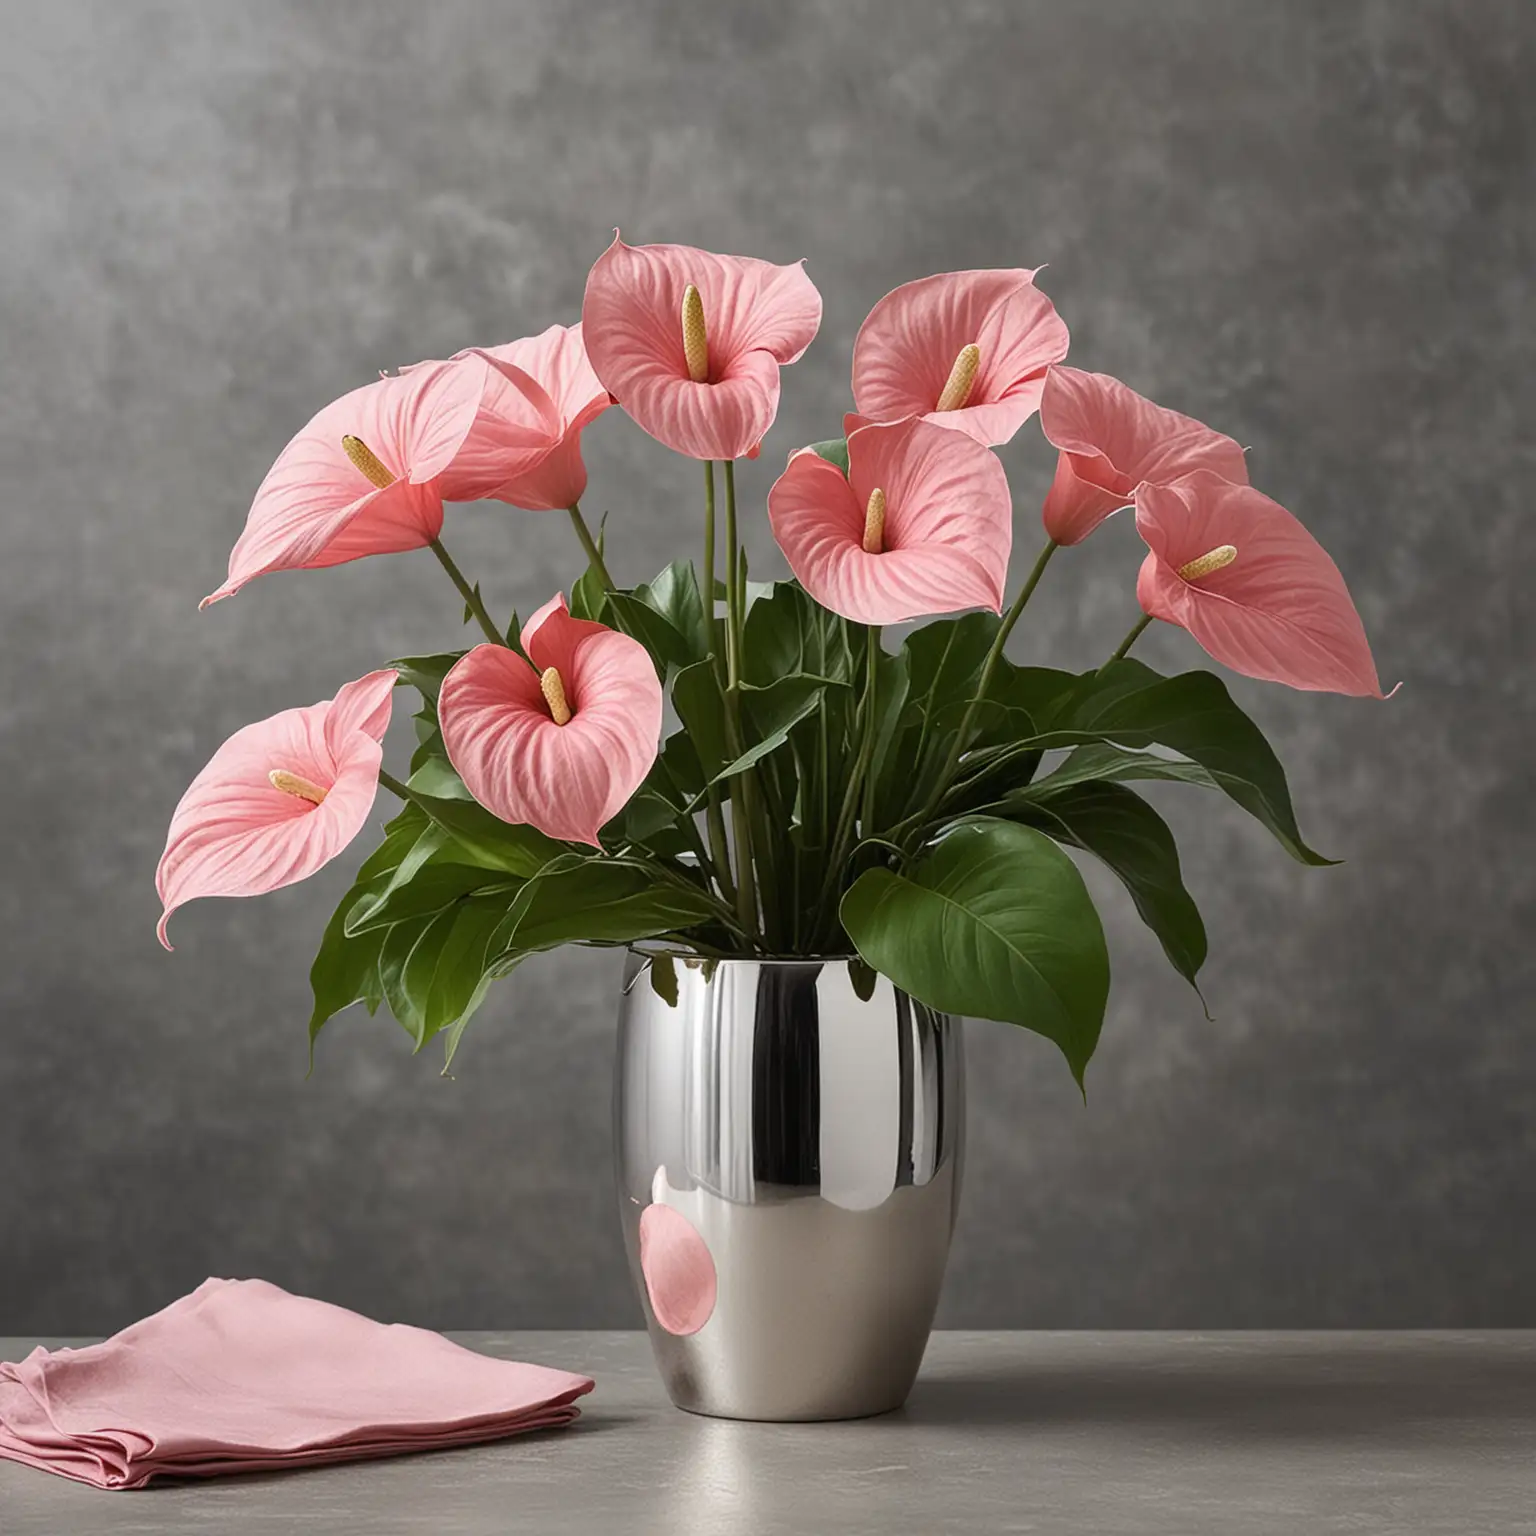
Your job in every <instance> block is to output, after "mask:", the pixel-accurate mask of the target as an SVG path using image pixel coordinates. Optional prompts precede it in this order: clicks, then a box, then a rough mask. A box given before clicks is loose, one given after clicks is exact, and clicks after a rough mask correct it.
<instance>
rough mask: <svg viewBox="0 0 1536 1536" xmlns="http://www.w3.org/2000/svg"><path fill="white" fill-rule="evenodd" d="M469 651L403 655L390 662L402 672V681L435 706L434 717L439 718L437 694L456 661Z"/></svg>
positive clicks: (434, 718) (397, 670) (396, 669)
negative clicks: (433, 654) (431, 654)
mask: <svg viewBox="0 0 1536 1536" xmlns="http://www.w3.org/2000/svg"><path fill="white" fill-rule="evenodd" d="M468 654H469V653H468V652H467V651H444V652H443V653H442V654H440V655H437V656H402V657H400V658H399V659H398V660H396V661H392V662H390V666H392V667H393V668H394V669H395V671H396V672H398V673H399V674H400V681H401V682H403V683H409V684H410V686H411V687H412V688H414V689H416V691H417V692H418V693H419V694H420V695H421V696H422V698H424V699H425V700H426V701H427V703H429V704H430V705H432V706H433V715H432V718H433V720H434V722H435V721H436V719H437V715H436V708H437V696H438V693H439V692H440V691H441V689H442V686H443V679H444V678H445V677H447V676H448V673H449V672H450V671H451V670H452V668H453V665H454V663H455V662H457V661H458V660H460V659H461V658H462V657H464V656H467V655H468Z"/></svg>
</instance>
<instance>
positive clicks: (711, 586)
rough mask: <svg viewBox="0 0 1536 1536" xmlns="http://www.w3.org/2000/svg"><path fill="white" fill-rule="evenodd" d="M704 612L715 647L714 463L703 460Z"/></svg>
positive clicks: (711, 460)
mask: <svg viewBox="0 0 1536 1536" xmlns="http://www.w3.org/2000/svg"><path fill="white" fill-rule="evenodd" d="M700 595H701V596H702V597H703V599H704V612H705V615H706V616H707V617H708V619H709V630H708V633H709V648H710V649H711V650H713V649H714V648H715V465H714V460H713V459H705V460H704V591H703V592H702V594H700Z"/></svg>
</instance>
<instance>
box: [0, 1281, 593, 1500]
mask: <svg viewBox="0 0 1536 1536" xmlns="http://www.w3.org/2000/svg"><path fill="white" fill-rule="evenodd" d="M591 1390H592V1382H591V1381H590V1379H589V1378H587V1377H585V1376H573V1375H571V1374H570V1373H569V1372H568V1371H555V1370H549V1369H547V1368H546V1367H544V1366H542V1365H520V1364H515V1363H513V1362H511V1361H506V1360H493V1359H491V1358H490V1357H489V1356H487V1355H478V1354H475V1353H474V1351H472V1350H468V1349H461V1348H460V1347H459V1346H458V1345H457V1344H453V1343H450V1342H449V1341H448V1340H447V1339H445V1338H443V1337H442V1335H441V1334H436V1333H428V1332H426V1331H425V1330H424V1329H421V1328H408V1327H405V1326H403V1325H401V1324H398V1323H397V1324H393V1325H391V1326H385V1325H384V1324H382V1323H375V1322H370V1321H369V1320H368V1319H367V1318H365V1317H359V1316H358V1315H357V1313H355V1312H348V1311H345V1310H344V1309H343V1308H341V1307H333V1306H330V1305H329V1304H328V1303H326V1302H323V1301H311V1300H310V1299H308V1298H307V1297H303V1296H290V1295H289V1294H288V1293H287V1292H286V1291H283V1290H279V1289H278V1287H277V1286H275V1285H268V1284H267V1283H266V1281H264V1280H206V1281H204V1282H203V1284H202V1285H200V1286H198V1288H197V1289H196V1290H195V1291H193V1292H192V1294H191V1295H190V1296H183V1297H182V1298H181V1300H180V1301H173V1302H172V1303H171V1305H170V1306H168V1307H167V1308H165V1310H164V1311H163V1312H156V1313H155V1314H154V1316H153V1317H146V1318H145V1319H144V1320H143V1321H142V1322H138V1323H134V1324H133V1326H132V1327H130V1328H125V1329H124V1330H123V1331H122V1332H121V1333H119V1334H117V1335H115V1336H114V1337H113V1338H110V1339H108V1340H107V1341H106V1342H105V1343H104V1344H92V1345H91V1346H90V1347H89V1348H86V1349H60V1350H54V1351H52V1352H50V1351H48V1350H45V1349H41V1348H39V1349H35V1350H33V1351H32V1353H31V1354H30V1355H28V1356H27V1358H26V1359H25V1360H23V1361H21V1362H20V1363H19V1364H16V1365H5V1364H0V1457H9V1458H10V1459H11V1460H13V1461H22V1462H25V1463H26V1464H27V1465H28V1466H33V1467H41V1468H42V1469H43V1470H44V1471H46V1472H57V1473H59V1474H60V1475H61V1476H63V1477H72V1478H76V1479H77V1480H78V1481H80V1482H82V1483H93V1484H95V1485H96V1487H98V1488H142V1487H143V1486H144V1484H145V1483H147V1482H148V1481H149V1480H150V1478H152V1477H157V1476H166V1477H212V1476H214V1475H216V1474H218V1473H221V1472H256V1471H265V1470H268V1469H270V1468H274V1467H294V1466H312V1465H314V1464H315V1463H317V1462H326V1461H353V1460H357V1459H360V1458H362V1457H366V1456H393V1455H397V1454H398V1453H400V1452H403V1451H425V1450H436V1449H438V1448H439V1447H442V1446H450V1445H470V1444H473V1443H475V1442H477V1441H484V1440H499V1439H501V1438H502V1437H503V1436H505V1435H515V1434H521V1433H522V1432H523V1431H524V1430H530V1429H553V1428H556V1427H558V1426H560V1425H563V1424H569V1423H570V1422H571V1420H572V1419H574V1418H575V1417H576V1416H577V1414H578V1412H579V1410H578V1409H577V1408H576V1406H575V1400H576V1399H577V1398H578V1397H580V1396H581V1395H582V1394H583V1393H584V1392H590V1391H591Z"/></svg>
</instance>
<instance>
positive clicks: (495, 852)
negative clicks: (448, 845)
mask: <svg viewBox="0 0 1536 1536" xmlns="http://www.w3.org/2000/svg"><path fill="white" fill-rule="evenodd" d="M411 803H412V804H413V805H417V806H420V807H421V809H422V810H423V811H424V812H426V814H427V816H428V817H430V818H431V820H433V821H434V822H436V823H437V825H438V826H440V827H442V828H443V830H444V831H446V832H448V833H450V834H451V835H452V837H453V839H454V841H455V842H456V843H458V844H459V845H460V846H461V847H462V848H463V849H464V850H465V852H466V853H467V854H468V856H469V857H470V858H472V859H473V860H474V861H475V862H476V863H478V864H481V865H483V866H484V867H485V868H487V869H499V870H505V871H506V872H507V873H508V874H512V875H517V876H519V877H520V878H521V879H525V880H526V879H528V878H530V877H531V876H533V875H536V874H538V872H539V871H540V870H541V869H543V868H544V866H545V865H546V864H547V863H549V861H550V860H551V859H553V858H555V857H556V856H557V855H559V854H561V853H564V852H565V851H566V850H565V845H564V844H563V843H557V842H556V841H555V840H554V839H553V838H550V837H546V836H545V835H544V834H543V833H542V832H540V831H539V830H538V828H537V827H529V826H522V825H515V824H513V823H512V822H507V821H503V820H502V819H501V818H500V817H499V816H493V815H492V814H491V813H490V812H489V811H488V810H486V809H485V807H484V806H482V805H480V804H478V803H477V802H475V801H474V800H450V799H444V798H440V797H438V796H436V795H426V794H421V793H419V792H417V791H416V790H414V789H413V790H412V791H411Z"/></svg>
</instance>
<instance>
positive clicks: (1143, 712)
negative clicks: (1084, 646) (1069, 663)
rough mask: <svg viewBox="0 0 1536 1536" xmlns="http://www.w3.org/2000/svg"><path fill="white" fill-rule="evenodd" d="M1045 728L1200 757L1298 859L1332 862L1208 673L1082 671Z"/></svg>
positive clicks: (1117, 668) (1130, 665)
mask: <svg viewBox="0 0 1536 1536" xmlns="http://www.w3.org/2000/svg"><path fill="white" fill-rule="evenodd" d="M1046 729H1047V730H1048V731H1049V732H1050V733H1052V734H1053V735H1056V734H1061V735H1063V736H1064V737H1065V738H1066V739H1064V740H1063V742H1062V744H1063V745H1065V744H1067V740H1070V739H1073V738H1074V737H1075V738H1076V739H1079V740H1081V739H1083V736H1084V735H1086V736H1088V737H1089V738H1090V739H1091V738H1093V737H1097V738H1098V739H1101V740H1102V739H1106V738H1107V739H1108V740H1110V741H1114V742H1117V743H1118V744H1119V745H1121V746H1125V747H1148V746H1152V745H1154V744H1156V745H1158V746H1164V747H1171V748H1172V749H1173V750H1174V751H1175V752H1179V753H1182V754H1183V755H1184V756H1185V757H1187V758H1191V759H1192V760H1193V761H1195V762H1197V763H1199V764H1200V766H1201V767H1202V768H1204V769H1205V770H1206V772H1207V773H1209V774H1210V776H1211V780H1212V782H1213V783H1215V785H1216V786H1217V787H1218V788H1219V789H1221V790H1223V791H1224V792H1225V793H1226V794H1227V795H1229V796H1230V797H1231V798H1232V799H1233V800H1235V801H1236V802H1237V803H1238V804H1239V805H1240V806H1242V808H1243V809H1244V810H1245V811H1247V812H1248V813H1249V814H1250V815H1252V816H1254V817H1256V818H1257V819H1258V820H1259V821H1260V822H1262V823H1263V825H1264V826H1266V827H1268V828H1269V830H1270V831H1271V832H1272V833H1273V834H1274V835H1275V837H1276V838H1277V839H1279V841H1280V843H1281V844H1282V846H1283V847H1284V848H1285V849H1286V850H1287V852H1289V853H1290V854H1291V856H1292V857H1293V858H1295V859H1297V860H1299V861H1300V862H1301V863H1303V864H1331V863H1333V862H1335V861H1334V860H1331V859H1326V858H1324V857H1323V856H1322V855H1321V854H1319V853H1316V852H1314V851H1313V850H1312V849H1311V848H1309V847H1308V846H1307V845H1306V843H1305V842H1304V841H1303V840H1302V836H1301V831H1300V829H1299V828H1298V827H1297V825H1296V812H1295V810H1294V809H1293V808H1292V806H1291V795H1290V790H1289V788H1288V787H1287V785H1286V782H1285V770H1284V769H1283V768H1282V767H1281V766H1280V760H1279V759H1278V758H1277V757H1276V756H1275V754H1274V750H1273V749H1272V748H1271V747H1270V745H1269V743H1268V742H1267V741H1266V740H1265V739H1264V737H1263V734H1262V733H1261V732H1260V730H1259V728H1258V726H1256V725H1255V724H1254V723H1253V721H1252V720H1250V719H1249V718H1248V716H1247V715H1245V714H1244V713H1243V712H1242V710H1240V709H1239V708H1238V707H1237V705H1236V704H1235V703H1233V701H1232V696H1231V694H1229V693H1228V692H1227V689H1226V685H1225V684H1224V683H1223V682H1222V681H1221V679H1220V678H1219V677H1216V676H1215V675H1213V674H1212V673H1210V672H1183V673H1180V674H1179V675H1178V676H1177V677H1163V676H1162V675H1161V674H1160V673H1157V672H1154V671H1153V670H1152V668H1151V667H1148V666H1144V665H1143V664H1142V663H1141V662H1139V661H1134V660H1131V659H1129V658H1127V659H1126V660H1123V661H1117V662H1114V663H1112V664H1111V665H1110V666H1109V667H1108V668H1106V669H1105V670H1104V671H1103V672H1102V673H1092V672H1090V673H1085V674H1084V675H1083V676H1082V677H1081V678H1080V679H1079V680H1078V682H1077V684H1076V685H1075V686H1074V688H1073V690H1072V692H1071V693H1070V694H1069V695H1068V696H1067V697H1066V698H1065V699H1063V700H1062V701H1061V703H1060V704H1059V705H1058V707H1057V708H1056V709H1055V711H1054V712H1053V714H1052V716H1051V718H1050V721H1049V724H1048V726H1047V727H1046ZM1078 733H1083V734H1082V735H1080V734H1078Z"/></svg>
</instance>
